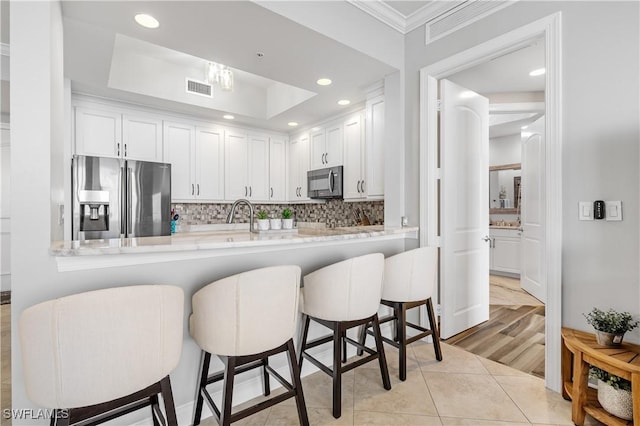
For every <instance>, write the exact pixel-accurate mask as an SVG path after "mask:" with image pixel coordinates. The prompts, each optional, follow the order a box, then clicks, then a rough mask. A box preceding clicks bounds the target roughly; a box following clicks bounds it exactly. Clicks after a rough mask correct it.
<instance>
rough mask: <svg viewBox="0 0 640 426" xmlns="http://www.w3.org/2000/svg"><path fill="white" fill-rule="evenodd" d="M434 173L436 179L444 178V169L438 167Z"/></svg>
mask: <svg viewBox="0 0 640 426" xmlns="http://www.w3.org/2000/svg"><path fill="white" fill-rule="evenodd" d="M433 175H434V177H435V178H436V180H439V179H442V169H441V168H440V167H438V168H437V169H435V170H434V173H433Z"/></svg>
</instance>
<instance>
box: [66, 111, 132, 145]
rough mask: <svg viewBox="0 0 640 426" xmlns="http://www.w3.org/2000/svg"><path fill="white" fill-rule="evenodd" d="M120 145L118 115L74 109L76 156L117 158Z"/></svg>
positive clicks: (120, 124) (120, 127) (120, 132)
mask: <svg viewBox="0 0 640 426" xmlns="http://www.w3.org/2000/svg"><path fill="white" fill-rule="evenodd" d="M121 143H122V116H121V115H120V113H118V112H114V111H109V110H99V109H89V108H84V107H76V154H79V155H92V156H97V157H119V156H120V155H121V154H120V152H121Z"/></svg>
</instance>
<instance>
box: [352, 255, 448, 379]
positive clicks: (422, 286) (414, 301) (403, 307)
mask: <svg viewBox="0 0 640 426" xmlns="http://www.w3.org/2000/svg"><path fill="white" fill-rule="evenodd" d="M437 274H438V249H437V248H436V247H422V248H419V249H414V250H410V251H406V252H404V253H400V254H397V255H395V256H391V257H388V258H387V259H385V262H384V284H383V286H382V300H381V301H380V303H381V304H383V305H385V306H389V307H391V308H393V314H392V315H390V316H387V317H384V318H382V319H381V320H380V323H381V324H383V323H386V322H389V321H394V323H395V330H394V335H395V338H394V340H391V339H388V338H386V337H383V338H382V339H383V340H384V341H385V342H386V343H388V344H390V345H392V346H394V347H396V348H398V351H399V358H400V360H399V370H400V380H403V381H404V380H406V378H407V345H408V344H410V343H413V342H415V341H416V340H420V339H423V338H425V337H427V336H432V337H433V339H432V340H433V349H434V351H435V354H436V359H437V360H438V361H442V350H441V349H440V336H439V334H438V324H437V323H436V318H435V315H434V312H433V303H432V302H431V296H432V295H433V293H434V291H435V288H436V280H437ZM422 305H425V306H426V307H427V315H428V317H429V326H430V328H431V329H430V330H429V329H426V328H423V327H421V326H419V325H416V324H412V323H410V322H408V321H407V311H408V310H409V309H412V308H415V307H418V306H422ZM407 327H411V328H413V329H415V330H418V331H419V332H420V333H418V334H416V335H415V336H411V337H407ZM366 333H368V334H373V333H372V332H371V330H369V329H368V327H367V328H366ZM365 339H366V334H365V329H363V330H362V331H361V335H360V342H361V343H363V344H364V342H365ZM359 355H361V353H359Z"/></svg>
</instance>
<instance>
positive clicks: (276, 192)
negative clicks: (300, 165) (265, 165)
mask: <svg viewBox="0 0 640 426" xmlns="http://www.w3.org/2000/svg"><path fill="white" fill-rule="evenodd" d="M286 148H287V145H286V143H285V141H284V139H278V138H270V139H269V186H270V188H269V199H270V200H271V201H286V199H287V198H286V197H287V187H286V183H287V167H286V165H287V149H286Z"/></svg>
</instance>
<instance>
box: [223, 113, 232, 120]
mask: <svg viewBox="0 0 640 426" xmlns="http://www.w3.org/2000/svg"><path fill="white" fill-rule="evenodd" d="M222 118H226V119H227V120H233V119H234V118H235V117H234V116H233V115H231V114H225V115H223V116H222Z"/></svg>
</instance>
